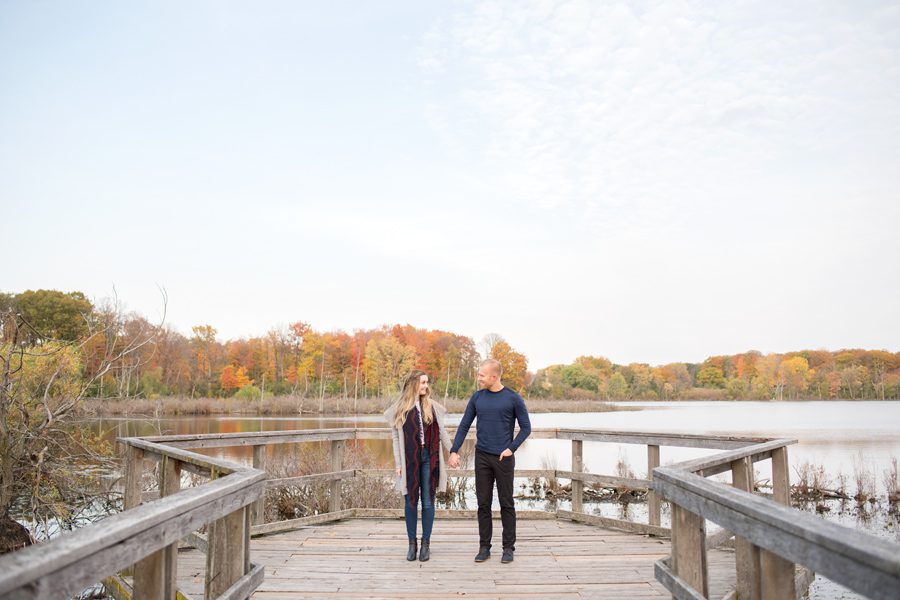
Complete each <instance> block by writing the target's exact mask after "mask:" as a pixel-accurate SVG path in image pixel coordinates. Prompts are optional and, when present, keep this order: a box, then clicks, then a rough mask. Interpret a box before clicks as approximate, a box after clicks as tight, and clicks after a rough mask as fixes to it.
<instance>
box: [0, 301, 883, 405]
mask: <svg viewBox="0 0 900 600" xmlns="http://www.w3.org/2000/svg"><path fill="white" fill-rule="evenodd" d="M0 313H4V314H7V315H12V314H16V315H19V317H20V318H21V319H22V320H23V323H25V324H26V325H27V327H22V328H20V329H19V335H18V342H17V343H18V344H21V345H26V346H33V347H35V348H38V347H50V346H52V345H54V344H55V345H57V346H60V347H61V348H62V349H63V350H65V351H64V352H63V355H64V356H65V358H66V360H65V361H62V362H63V363H64V364H63V366H64V368H63V369H62V371H61V373H60V374H59V375H58V376H57V377H56V380H55V381H56V383H55V385H56V386H57V387H58V388H60V389H61V386H64V385H66V382H69V383H68V385H72V381H74V380H76V379H77V378H78V374H79V372H85V373H87V372H91V373H97V366H98V365H99V364H101V363H102V362H103V361H104V360H105V359H108V357H110V356H117V353H116V352H115V351H116V349H117V348H129V347H131V346H134V345H136V341H137V340H143V339H144V338H147V339H149V341H148V342H146V343H142V344H140V345H139V346H138V347H137V348H136V349H134V350H133V351H130V352H128V353H126V354H124V355H122V356H121V357H118V358H116V359H115V360H112V361H109V362H110V364H109V365H108V368H107V369H105V371H104V373H102V374H101V375H100V376H96V377H95V378H94V379H93V380H92V381H91V382H90V386H89V387H88V389H87V390H86V392H85V395H86V396H94V397H119V398H131V397H144V398H155V397H161V396H178V395H183V396H190V397H227V396H234V395H237V396H239V397H240V396H242V397H248V398H258V397H260V395H261V394H263V393H265V394H273V395H299V396H303V397H320V398H324V397H332V396H343V397H354V398H366V397H372V396H386V395H391V394H393V393H395V392H396V391H397V384H398V381H399V380H400V378H402V376H403V375H404V374H405V373H407V372H408V371H409V370H411V369H413V368H418V369H422V370H424V371H426V372H428V373H430V374H431V376H432V381H433V386H432V387H433V391H434V394H435V395H436V396H438V397H460V398H464V397H467V396H469V395H470V394H471V393H472V391H474V389H475V388H476V382H475V375H476V372H477V368H478V364H479V363H480V361H481V360H482V359H483V358H486V357H492V358H497V359H498V360H500V362H501V363H502V364H503V368H504V382H505V383H507V384H508V385H509V386H510V387H512V388H513V389H516V390H518V391H520V392H522V393H523V394H526V395H529V396H539V397H549V398H566V399H597V400H629V399H634V400H683V399H722V400H725V399H730V400H740V399H776V400H795V399H812V398H822V399H847V400H859V399H898V398H900V353H891V352H888V351H885V350H862V349H848V350H839V351H828V350H801V351H796V352H787V353H772V354H765V355H764V354H762V353H760V352H756V351H749V352H745V353H742V354H735V355H728V356H711V357H709V358H707V359H706V360H705V361H703V362H702V363H670V364H666V365H657V366H651V365H649V364H645V363H631V364H627V365H619V364H615V363H613V362H612V361H610V360H609V359H607V358H604V357H600V356H582V357H579V358H577V359H576V360H575V361H573V362H572V363H571V364H567V365H553V366H550V367H546V368H543V369H540V370H538V371H537V372H536V373H531V372H529V371H528V361H527V358H526V357H525V355H524V354H522V353H520V352H517V351H516V350H515V349H513V348H512V347H511V346H510V344H509V343H508V342H507V341H506V340H504V339H503V338H502V337H501V336H500V335H498V334H489V335H487V336H485V338H484V339H483V340H481V341H480V342H479V343H476V342H475V341H474V340H473V339H472V338H471V337H468V336H465V335H460V334H456V333H452V332H447V331H441V330H429V329H422V328H417V327H414V326H412V325H399V324H398V325H385V326H382V327H378V328H373V329H358V330H355V331H353V332H350V333H348V332H345V331H318V330H316V329H315V328H313V327H312V326H311V325H310V324H308V323H306V322H303V321H296V322H293V323H289V324H287V325H281V326H277V327H273V328H271V329H270V330H269V331H268V332H267V333H266V334H265V335H261V336H255V337H249V338H240V339H234V340H225V341H221V340H220V339H219V336H218V332H217V330H216V329H215V327H214V326H212V325H209V324H202V325H195V326H194V327H192V328H191V334H190V335H183V334H182V333H180V332H178V331H176V330H175V329H173V328H172V327H170V326H167V325H165V324H153V323H150V322H149V321H148V320H147V319H146V318H144V317H143V316H142V315H139V314H134V313H132V314H122V313H121V311H120V310H119V309H118V306H116V305H115V303H114V302H110V301H104V302H101V303H99V304H98V305H96V306H95V305H94V304H93V303H92V302H91V301H90V300H89V299H88V298H87V297H86V296H85V295H84V294H83V293H81V292H69V293H64V292H59V291H55V290H36V291H32V290H28V291H25V292H22V293H18V294H2V293H0ZM96 323H103V324H104V326H103V327H102V328H97V327H96V326H94V327H93V329H92V324H94V325H96ZM92 331H93V333H92V334H91V335H90V337H87V336H88V334H89V332H92ZM97 331H100V332H101V333H100V334H98V333H97ZM7 337H8V336H7Z"/></svg>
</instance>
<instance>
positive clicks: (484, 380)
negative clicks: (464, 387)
mask: <svg viewBox="0 0 900 600" xmlns="http://www.w3.org/2000/svg"><path fill="white" fill-rule="evenodd" d="M495 383H497V373H495V372H494V369H493V368H492V367H491V366H490V365H481V367H479V368H478V387H480V388H481V389H483V390H486V389H487V388H489V387H491V386H492V385H494V384H495Z"/></svg>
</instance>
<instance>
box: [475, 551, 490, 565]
mask: <svg viewBox="0 0 900 600" xmlns="http://www.w3.org/2000/svg"><path fill="white" fill-rule="evenodd" d="M490 557H491V549H490V548H482V549H480V550H479V551H478V554H476V555H475V562H484V561H486V560H487V559H489V558H490Z"/></svg>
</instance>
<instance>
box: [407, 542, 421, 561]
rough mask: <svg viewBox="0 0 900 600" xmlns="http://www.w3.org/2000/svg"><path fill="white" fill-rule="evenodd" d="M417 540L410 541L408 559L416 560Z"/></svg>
mask: <svg viewBox="0 0 900 600" xmlns="http://www.w3.org/2000/svg"><path fill="white" fill-rule="evenodd" d="M418 549H419V548H418V547H417V546H416V540H410V541H409V550H408V551H407V552H406V560H410V561H411V560H416V552H417V551H418Z"/></svg>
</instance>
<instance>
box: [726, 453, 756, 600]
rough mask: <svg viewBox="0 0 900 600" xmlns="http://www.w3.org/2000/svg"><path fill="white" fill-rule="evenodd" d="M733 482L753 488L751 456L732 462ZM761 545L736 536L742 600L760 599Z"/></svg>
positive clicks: (739, 487)
mask: <svg viewBox="0 0 900 600" xmlns="http://www.w3.org/2000/svg"><path fill="white" fill-rule="evenodd" d="M731 483H732V485H733V486H734V487H735V488H737V489H739V490H744V491H745V492H750V491H752V488H753V464H752V463H751V462H750V459H749V458H742V459H740V460H736V461H734V462H733V463H731ZM759 558H760V554H759V547H758V546H755V545H754V544H753V543H751V542H750V541H748V540H746V539H744V538H742V537H740V536H735V537H734V562H735V570H736V571H737V594H738V598H739V599H740V600H759V598H760V563H759Z"/></svg>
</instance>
